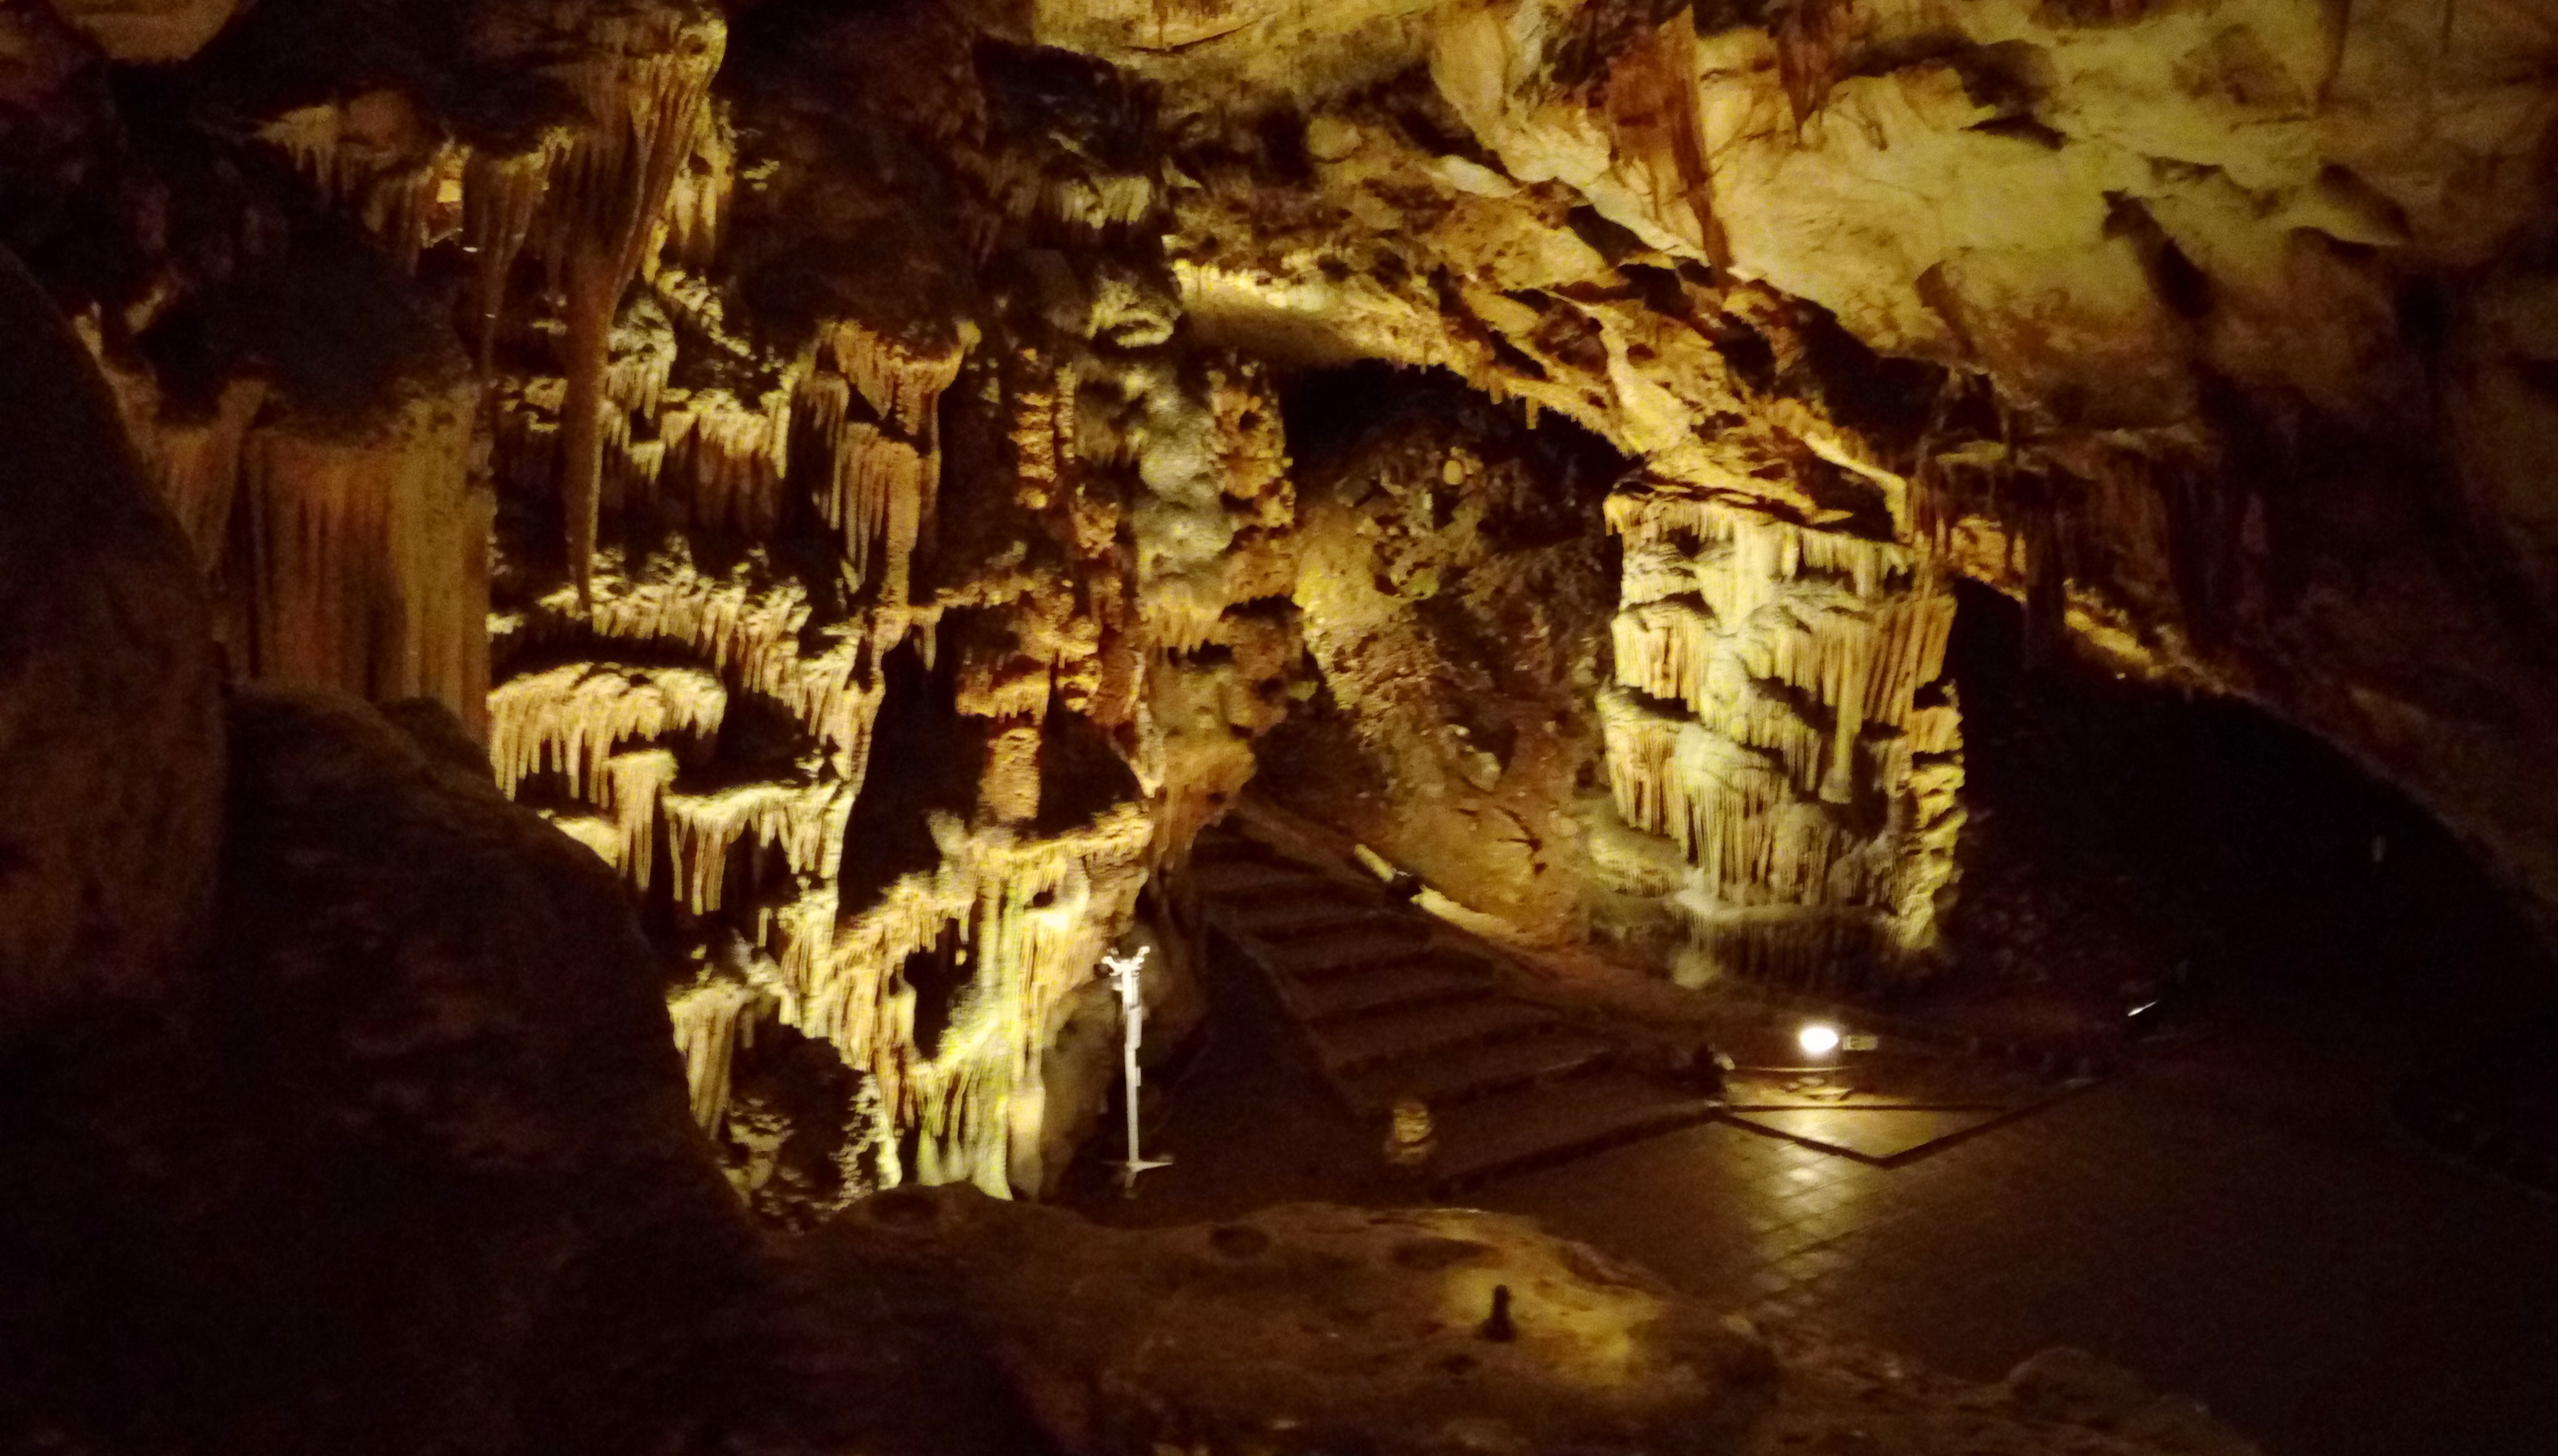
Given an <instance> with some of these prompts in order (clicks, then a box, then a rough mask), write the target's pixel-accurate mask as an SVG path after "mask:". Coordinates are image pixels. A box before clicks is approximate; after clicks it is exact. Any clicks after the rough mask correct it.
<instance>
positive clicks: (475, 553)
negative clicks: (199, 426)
mask: <svg viewBox="0 0 2558 1456" xmlns="http://www.w3.org/2000/svg"><path fill="white" fill-rule="evenodd" d="M475 396H476V391H474V390H473V389H472V388H470V387H469V386H468V385H467V384H466V385H461V386H457V387H455V388H453V389H451V390H448V391H447V392H445V393H441V394H426V395H421V396H419V397H417V398H414V399H412V400H410V401H409V402H408V404H407V405H406V406H405V407H404V408H403V409H402V410H401V412H400V413H399V414H398V415H397V416H395V417H394V419H393V420H392V421H391V422H389V423H388V424H386V425H384V426H381V427H380V428H379V429H377V430H376V431H374V432H371V433H369V434H366V435H359V436H356V437H354V438H346V437H343V436H341V435H339V434H338V433H336V432H334V431H318V430H310V431H306V430H303V429H299V428H294V427H292V426H290V425H276V426H271V427H266V428H260V429H256V430H253V431H251V432H249V433H248V435H247V436H246V439H245V443H244V446H243V449H242V453H241V456H240V460H241V465H240V473H239V489H240V492H241V494H242V496H243V497H244V499H245V503H246V510H247V511H248V517H249V523H250V524H249V541H250V543H251V548H252V551H253V559H252V561H251V562H250V563H248V571H249V572H250V574H251V577H252V582H253V586H252V614H251V629H252V640H251V643H250V661H249V663H248V664H247V668H248V670H250V671H251V672H253V673H255V674H256V675H258V676H261V677H266V678H271V679H274V680H277V681H283V682H301V683H309V684H313V685H317V686H327V687H335V688H339V689H342V690H346V691H352V692H355V693H358V694H362V695H365V696H369V697H373V698H377V699H388V698H397V697H412V696H418V695H421V694H423V695H428V696H433V697H437V698H440V699H442V700H443V701H444V702H446V703H448V704H450V705H451V706H452V707H453V708H454V709H455V710H456V711H457V712H459V713H461V714H462V715H463V718H464V720H465V722H467V723H469V724H471V725H473V726H474V727H475V729H476V728H477V727H478V726H479V725H480V724H481V723H482V722H484V721H485V719H484V716H483V715H484V712H485V709H484V707H483V704H484V703H485V701H486V698H487V691H488V670H489V669H488V647H487V638H486V632H485V627H484V622H485V619H486V616H487V612H488V607H487V600H488V597H487V578H486V575H485V571H486V567H485V559H486V550H487V548H486V544H485V543H486V541H487V539H488V528H489V511H490V510H491V503H490V502H489V500H488V498H487V497H486V496H485V495H482V494H480V493H478V492H475V491H474V490H473V488H472V486H471V483H470V479H469V475H468V462H469V460H470V448H469V441H470V433H471V428H472V419H473V415H474V413H475V408H476V406H475V402H474V401H475Z"/></svg>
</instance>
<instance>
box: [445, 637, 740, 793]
mask: <svg viewBox="0 0 2558 1456" xmlns="http://www.w3.org/2000/svg"><path fill="white" fill-rule="evenodd" d="M489 712H490V719H491V725H490V734H489V761H490V764H491V765H492V766H493V767H494V768H495V769H496V770H497V787H498V788H500V789H503V790H505V791H506V792H507V793H508V794H512V793H514V792H515V789H516V787H517V786H518V785H520V784H522V783H523V781H524V780H525V779H526V778H528V777H529V776H531V775H533V774H537V773H541V772H544V771H555V772H557V773H559V774H562V775H564V776H565V777H566V778H567V780H568V787H569V792H570V793H572V794H576V795H579V796H581V797H599V798H600V797H601V796H604V795H606V794H607V793H609V792H610V791H609V790H608V787H607V784H606V781H605V778H604V766H605V763H606V761H607V760H608V759H610V758H611V757H612V756H613V754H614V752H615V750H616V749H617V748H619V747H620V746H621V745H622V744H625V743H629V742H632V741H634V740H641V739H657V738H663V737H666V736H667V735H669V734H688V735H690V734H703V733H708V732H711V731H713V730H715V729H717V728H718V727H719V724H720V720H721V718H722V717H724V716H725V715H726V714H727V712H728V689H727V688H726V687H724V686H723V685H721V683H720V680H719V678H718V677H717V676H715V675H713V674H711V673H709V672H704V671H701V670H699V669H697V668H690V667H626V666H619V665H616V664H613V663H609V662H570V663H567V664H564V665H562V666H558V667H553V668H551V669H550V670H549V671H547V672H537V673H531V674H528V675H526V676H522V677H517V678H513V679H511V680H510V681H507V682H505V683H504V684H502V685H500V686H499V687H498V688H497V690H496V691H495V692H493V693H491V694H490V699H489Z"/></svg>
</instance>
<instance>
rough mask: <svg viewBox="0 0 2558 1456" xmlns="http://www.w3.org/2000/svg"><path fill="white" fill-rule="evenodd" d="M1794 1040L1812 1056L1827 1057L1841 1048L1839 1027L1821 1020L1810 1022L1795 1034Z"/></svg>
mask: <svg viewBox="0 0 2558 1456" xmlns="http://www.w3.org/2000/svg"><path fill="white" fill-rule="evenodd" d="M1794 1041H1795V1043H1796V1044H1797V1045H1799V1046H1800V1047H1801V1048H1802V1049H1803V1051H1804V1052H1805V1053H1806V1054H1807V1055H1810V1056H1814V1057H1826V1056H1828V1055H1829V1054H1830V1053H1832V1052H1835V1051H1837V1050H1838V1048H1839V1034H1838V1028H1837V1027H1835V1026H1824V1025H1822V1024H1821V1023H1820V1022H1817V1021H1814V1022H1808V1023H1806V1024H1805V1025H1804V1027H1803V1029H1802V1030H1801V1031H1798V1032H1796V1033H1795V1034H1794Z"/></svg>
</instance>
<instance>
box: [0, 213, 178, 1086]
mask: <svg viewBox="0 0 2558 1456" xmlns="http://www.w3.org/2000/svg"><path fill="white" fill-rule="evenodd" d="M0 398H6V399H8V400H9V401H10V404H9V407H8V409H6V410H0V1039H5V1038H8V1037H10V1036H12V1035H14V1034H18V1033H21V1032H23V1031H24V1030H25V1029H26V1028H28V1027H30V1026H31V1025H33V1024H35V1023H37V1022H38V1021H40V1020H43V1019H46V1018H49V1017H53V1016H57V1015H61V1014H64V1013H67V1012H70V1011H72V1010H74V1009H77V1008H82V1007H89V1006H94V1005H95V1004H97V1003H100V1002H109V1001H112V1002H121V1003H126V1004H160V1003H167V1002H169V1001H171V1000H172V998H174V997H175V996H176V994H177V993H178V990H179V987H180V984H181V982H182V981H183V979H184V978H185V977H186V976H187V975H188V973H189V972H190V971H191V970H192V968H193V967H194V964H195V961H196V958H197V954H198V951H199V950H200V948H201V947H202V946H203V944H204V941H205V938H206V936H207V933H208V931H209V929H210V926H211V923H212V912H213V856H214V845H215V841H216V839H217V837H218V833H219V822H218V808H219V803H220V796H221V784H222V772H221V751H222V750H221V742H222V738H221V723H220V716H219V708H218V703H217V697H216V694H217V690H218V689H217V676H216V666H215V663H214V660H213V650H212V647H211V635H210V628H209V626H208V619H207V615H206V613H207V609H206V604H205V597H204V590H203V585H202V582H201V580H200V579H199V577H198V575H197V571H196V566H195V562H194V558H193V557H192V556H191V555H190V554H189V552H188V548H187V543H186V539H185V537H184V536H182V535H181V534H180V533H179V530H178V527H177V524H176V522H175V521H174V520H172V519H171V518H170V516H169V514H168V511H167V510H165V508H163V507H162V505H161V503H160V500H159V498H158V496H157V495H155V494H154V493H153V492H152V491H151V490H150V489H149V488H148V487H147V486H146V485H145V484H144V482H143V480H142V476H141V472H140V470H139V468H138V467H137V466H136V465H135V463H134V459H133V455H132V451H131V450H130V448H129V447H128V445H127V443H126V440H125V436H124V430H123V427H122V425H121V424H120V423H119V422H118V420H117V416H116V412H115V406H114V404H113V402H112V400H111V399H110V397H109V396H108V394H107V392H106V388H105V385H104V384H103V382H102V381H101V380H100V379H99V378H98V376H97V372H96V369H95V368H94V366H93V365H92V364H91V363H90V360H89V356H88V352H87V351H86V350H84V349H83V348H81V347H80V344H79V341H78V340H77V339H76V338H74V337H73V335H72V334H71V329H70V328H69V327H68V326H67V325H66V324H65V323H64V322H63V320H62V317H61V315H60V314H59V313H58V312H57V311H56V310H55V309H54V307H53V304H52V303H51V301H50V300H49V299H48V298H47V297H46V296H45V294H44V292H43V290H42V289H41V288H39V287H38V285H37V284H36V283H35V281H34V280H33V279H31V278H30V277H28V276H27V274H26V273H25V272H24V271H23V270H22V269H21V268H20V267H19V266H18V264H17V262H16V260H15V259H13V258H10V257H8V256H7V255H6V254H5V253H0Z"/></svg>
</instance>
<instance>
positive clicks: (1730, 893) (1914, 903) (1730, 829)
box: [1602, 488, 1963, 978]
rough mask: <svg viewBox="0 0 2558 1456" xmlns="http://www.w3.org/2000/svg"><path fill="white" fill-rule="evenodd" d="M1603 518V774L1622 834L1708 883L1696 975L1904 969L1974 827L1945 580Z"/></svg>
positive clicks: (1864, 561)
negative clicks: (1607, 623)
mask: <svg viewBox="0 0 2558 1456" xmlns="http://www.w3.org/2000/svg"><path fill="white" fill-rule="evenodd" d="M1609 517H1610V519H1611V521H1612V522H1613V523H1614V524H1615V526H1616V528H1617V530H1618V533H1619V535H1620V536H1621V537H1622V538H1623V539H1624V540H1625V542H1626V565H1625V601H1626V606H1625V610H1624V611H1623V612H1622V613H1620V614H1619V615H1618V618H1617V622H1616V647H1617V654H1616V658H1617V682H1618V690H1617V691H1615V692H1613V693H1611V694H1609V695H1608V696H1606V697H1605V698H1603V699H1602V708H1603V715H1604V718H1605V721H1606V724H1607V734H1608V767H1609V779H1610V782H1611V783H1612V784H1613V785H1614V786H1615V789H1616V794H1617V805H1618V809H1619V811H1620V812H1621V813H1622V814H1623V815H1624V816H1625V819H1626V821H1627V822H1628V823H1630V824H1632V825H1634V826H1635V827H1636V828H1639V829H1642V830H1644V831H1646V832H1648V833H1652V834H1658V835H1661V836H1664V837H1666V838H1668V839H1670V840H1671V841H1673V842H1674V843H1676V844H1677V845H1678V847H1679V850H1680V852H1681V853H1682V855H1683V856H1684V857H1685V858H1686V859H1687V860H1688V861H1689V862H1690V863H1692V864H1693V865H1694V866H1695V867H1696V868H1695V873H1694V875H1693V876H1692V877H1688V878H1686V881H1685V883H1683V884H1681V885H1680V887H1679V889H1678V892H1677V895H1676V905H1677V909H1678V911H1679V912H1680V914H1681V915H1682V917H1684V918H1685V919H1686V920H1687V921H1688V922H1689V925H1688V929H1689V939H1690V941H1691V942H1692V944H1693V946H1694V949H1695V952H1696V953H1695V954H1694V956H1693V958H1691V959H1690V960H1689V961H1688V962H1687V963H1686V964H1684V965H1683V966H1682V967H1681V969H1682V978H1687V977H1690V976H1694V977H1706V976H1711V975H1714V974H1717V973H1720V972H1722V971H1725V970H1728V969H1748V970H1757V971H1763V972H1775V973H1776V974H1778V975H1780V976H1785V977H1792V978H1799V977H1802V976H1805V975H1816V974H1835V973H1837V972H1839V971H1840V970H1843V969H1844V970H1847V971H1849V972H1850V973H1853V971H1854V970H1855V969H1856V968H1859V967H1867V966H1873V965H1875V964H1876V963H1877V962H1880V965H1881V968H1882V969H1884V970H1886V971H1887V972H1891V971H1899V972H1901V973H1905V974H1906V973H1908V971H1909V970H1911V969H1912V968H1914V967H1915V966H1916V965H1917V964H1918V957H1919V956H1920V955H1921V954H1922V953H1923V952H1925V951H1927V950H1929V949H1931V948H1932V947H1933V946H1934V943H1935V937H1936V923H1937V916H1938V913H1939V910H1940V908H1941V903H1942V901H1943V900H1944V898H1945V896H1946V892H1947V891H1948V890H1949V889H1950V888H1951V884H1950V882H1951V879H1952V875H1953V869H1954V840H1955V836H1956V835H1957V833H1958V832H1959V831H1960V829H1961V826H1962V818H1963V814H1962V809H1961V807H1960V805H1959V803H1958V802H1957V801H1956V795H1957V793H1958V792H1959V791H1960V789H1961V787H1962V760H1961V753H1960V749H1961V736H1960V728H1959V722H1958V718H1957V715H1956V711H1955V707H1954V703H1953V700H1952V687H1951V684H1950V683H1948V682H1946V681H1945V680H1944V677H1943V674H1944V667H1945V641H1946V636H1947V634H1948V633H1949V632H1950V631H1951V630H1952V628H1953V622H1954V601H1953V597H1952V594H1951V592H1950V590H1949V589H1948V585H1947V582H1946V580H1945V574H1944V570H1943V567H1942V566H1941V565H1940V564H1939V563H1937V562H1936V561H1934V560H1932V559H1930V557H1929V556H1928V555H1927V554H1926V553H1923V552H1919V551H1913V550H1911V549H1909V548H1907V547H1903V546H1900V545H1896V544H1894V543H1891V542H1888V541H1868V540H1859V539H1857V538H1855V537H1853V536H1850V535H1846V534H1843V533H1833V532H1825V531H1813V530H1806V529H1804V528H1802V527H1801V526H1798V525H1794V524H1791V523H1788V522H1785V521H1782V520H1776V519H1772V518H1770V517H1768V516H1766V515H1762V514H1760V513H1758V512H1756V511H1752V510H1747V509H1746V508H1740V507H1735V506H1732V505H1727V504H1722V503H1717V502H1712V501H1700V500H1697V499H1695V498H1693V497H1688V496H1682V495H1678V494H1675V493H1669V492H1662V491H1658V490H1649V489H1640V488H1638V489H1634V490H1629V491H1625V492H1622V493H1620V494H1619V495H1618V496H1616V497H1615V498H1613V499H1612V500H1611V501H1610V502H1609Z"/></svg>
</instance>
